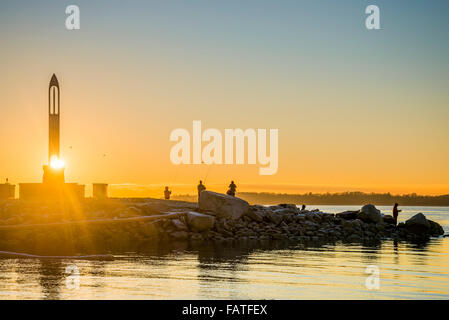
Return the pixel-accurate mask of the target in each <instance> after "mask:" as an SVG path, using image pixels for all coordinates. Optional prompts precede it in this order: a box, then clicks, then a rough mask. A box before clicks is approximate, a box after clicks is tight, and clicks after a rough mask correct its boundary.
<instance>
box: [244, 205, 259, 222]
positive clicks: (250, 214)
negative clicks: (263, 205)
mask: <svg viewBox="0 0 449 320" xmlns="http://www.w3.org/2000/svg"><path fill="white" fill-rule="evenodd" d="M246 215H247V216H248V217H250V218H251V219H252V220H254V221H257V222H262V220H263V217H262V216H261V215H259V213H258V212H257V211H255V210H253V209H252V208H250V209H248V211H246Z"/></svg>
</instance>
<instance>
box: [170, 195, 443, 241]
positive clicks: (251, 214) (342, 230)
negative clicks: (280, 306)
mask: <svg viewBox="0 0 449 320" xmlns="http://www.w3.org/2000/svg"><path fill="white" fill-rule="evenodd" d="M197 211H198V212H188V213H187V219H186V220H185V221H184V222H181V221H179V220H178V221H177V219H176V220H172V221H171V223H168V224H167V225H166V228H165V232H166V233H167V234H168V236H169V237H173V238H179V237H178V235H179V232H182V231H184V233H183V234H182V235H183V238H185V239H187V238H189V239H193V240H212V241H235V240H291V241H300V242H310V241H313V242H323V243H326V242H336V241H343V242H378V241H380V240H382V239H393V240H408V241H416V242H420V241H426V240H428V239H429V238H430V237H432V236H434V237H437V236H441V235H443V234H444V231H443V229H442V227H441V226H440V225H439V224H438V223H436V222H434V221H431V220H428V219H426V218H425V216H424V215H423V214H422V213H420V214H417V215H415V216H414V217H412V218H410V219H409V220H408V221H407V222H405V223H400V224H399V225H398V226H397V227H396V226H395V225H394V219H393V217H392V216H391V215H383V214H382V213H381V212H380V211H379V210H378V209H377V208H376V207H375V206H374V205H371V204H368V205H365V206H363V207H362V208H361V209H360V210H357V211H346V212H342V213H338V214H335V215H334V214H330V213H324V212H321V211H319V210H312V211H309V210H300V209H299V208H297V206H296V205H294V204H280V205H277V206H260V205H253V206H250V205H249V204H248V203H247V202H246V201H244V200H242V199H239V198H236V197H231V196H228V195H224V194H219V193H214V192H210V191H205V192H203V193H202V194H201V196H200V199H199V206H198V210H197ZM180 222H181V223H180ZM170 224H171V225H170ZM198 225H201V228H199V227H198Z"/></svg>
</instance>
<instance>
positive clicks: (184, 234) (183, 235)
mask: <svg viewBox="0 0 449 320" xmlns="http://www.w3.org/2000/svg"><path fill="white" fill-rule="evenodd" d="M170 236H171V237H172V238H174V239H177V240H185V239H187V238H188V237H189V234H188V233H187V232H186V231H175V232H172V233H170Z"/></svg>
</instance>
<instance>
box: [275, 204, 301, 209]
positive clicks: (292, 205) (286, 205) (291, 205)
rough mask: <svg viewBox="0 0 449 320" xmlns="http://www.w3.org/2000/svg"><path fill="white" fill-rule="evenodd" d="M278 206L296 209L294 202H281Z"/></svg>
mask: <svg viewBox="0 0 449 320" xmlns="http://www.w3.org/2000/svg"><path fill="white" fill-rule="evenodd" d="M279 207H282V208H288V209H291V210H297V209H298V207H297V206H296V204H290V203H281V204H280V205H279Z"/></svg>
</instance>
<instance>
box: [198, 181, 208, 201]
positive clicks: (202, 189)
mask: <svg viewBox="0 0 449 320" xmlns="http://www.w3.org/2000/svg"><path fill="white" fill-rule="evenodd" d="M197 188H198V200H199V199H200V194H201V192H203V191H204V190H206V186H205V185H204V184H203V181H201V180H200V184H199V185H198V187H197Z"/></svg>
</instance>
